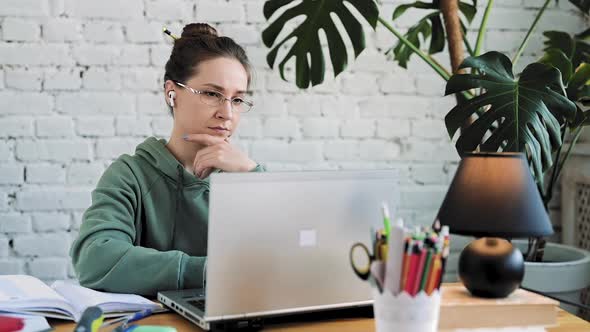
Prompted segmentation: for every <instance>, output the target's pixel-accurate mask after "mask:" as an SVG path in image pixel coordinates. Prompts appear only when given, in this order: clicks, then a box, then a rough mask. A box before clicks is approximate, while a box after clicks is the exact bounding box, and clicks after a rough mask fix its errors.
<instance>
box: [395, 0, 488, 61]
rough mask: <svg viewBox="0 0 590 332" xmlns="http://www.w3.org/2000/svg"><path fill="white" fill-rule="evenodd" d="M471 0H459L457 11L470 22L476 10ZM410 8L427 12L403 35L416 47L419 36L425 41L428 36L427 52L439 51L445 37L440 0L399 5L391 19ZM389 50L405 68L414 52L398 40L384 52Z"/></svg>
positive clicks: (443, 44)
mask: <svg viewBox="0 0 590 332" xmlns="http://www.w3.org/2000/svg"><path fill="white" fill-rule="evenodd" d="M472 2H473V4H469V3H467V2H459V11H460V12H461V13H462V14H463V16H465V18H466V19H467V21H468V22H469V23H471V21H472V20H473V18H474V17H475V14H476V12H477V0H472ZM410 8H416V9H426V10H428V11H429V13H428V15H426V16H424V17H423V18H422V19H420V20H419V21H418V23H416V24H415V25H413V26H412V27H410V28H409V29H408V31H407V32H406V34H405V36H404V37H405V38H406V39H407V40H408V41H410V42H411V43H412V44H414V45H415V46H416V47H417V48H420V44H421V41H420V38H422V40H424V42H425V43H426V42H427V40H428V38H430V46H429V48H428V53H429V54H435V53H438V52H441V51H442V50H443V49H444V48H445V40H446V38H445V30H444V28H443V18H442V12H441V9H440V0H433V1H432V2H422V1H416V2H414V3H410V4H403V5H399V6H397V7H396V8H395V11H394V12H393V17H392V19H393V20H394V21H395V20H396V19H397V18H398V17H400V16H402V15H403V14H404V13H405V12H406V11H407V10H408V9H410ZM461 26H462V27H463V30H466V29H465V23H464V22H463V21H461ZM391 52H393V59H394V60H395V61H397V62H398V63H399V65H400V66H401V67H403V68H407V66H408V61H409V59H410V56H411V55H412V53H414V52H413V51H412V50H411V49H410V48H409V47H408V46H407V45H405V44H404V43H402V42H401V41H398V43H397V44H396V46H395V47H393V48H392V49H390V50H388V51H387V52H386V53H387V54H391Z"/></svg>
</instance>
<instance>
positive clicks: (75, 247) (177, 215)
mask: <svg viewBox="0 0 590 332" xmlns="http://www.w3.org/2000/svg"><path fill="white" fill-rule="evenodd" d="M165 144H166V141H165V140H157V139H156V138H154V137H150V138H148V139H147V140H145V141H144V142H143V143H141V144H140V145H138V146H137V149H136V151H135V155H133V156H130V155H126V154H125V155H122V156H121V157H119V158H118V159H117V160H116V161H114V162H113V163H112V164H111V165H110V166H109V168H108V169H107V170H106V171H105V172H104V174H103V175H102V177H101V179H100V180H99V182H98V185H97V187H96V189H95V190H94V191H93V192H92V205H91V206H90V207H89V208H88V209H87V210H86V212H85V213H84V216H83V222H82V225H81V227H80V234H79V235H78V238H77V239H76V240H75V241H74V243H73V244H72V248H71V250H70V255H71V256H72V262H73V265H74V268H75V270H76V274H77V277H78V279H79V281H80V284H81V285H83V286H86V287H90V288H94V289H101V290H105V291H108V292H122V293H135V294H143V295H155V294H156V293H157V292H158V291H161V290H173V289H184V288H199V287H202V286H203V285H204V277H205V268H206V261H207V224H208V215H209V178H207V179H204V180H201V179H199V178H197V177H195V176H194V175H193V174H191V173H189V172H187V171H186V170H185V169H184V167H183V166H182V165H181V164H180V163H179V162H178V161H177V160H176V159H175V158H174V156H173V155H172V154H171V153H170V151H168V149H167V148H166V146H165ZM253 171H262V168H261V167H260V166H257V167H256V168H255V169H254V170H253Z"/></svg>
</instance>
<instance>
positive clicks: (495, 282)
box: [459, 237, 524, 298]
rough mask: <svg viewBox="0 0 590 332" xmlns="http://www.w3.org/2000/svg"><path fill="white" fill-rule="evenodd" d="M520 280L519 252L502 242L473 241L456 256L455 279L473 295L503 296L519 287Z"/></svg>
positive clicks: (508, 243)
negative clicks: (457, 271) (457, 258)
mask: <svg viewBox="0 0 590 332" xmlns="http://www.w3.org/2000/svg"><path fill="white" fill-rule="evenodd" d="M523 277H524V259H523V256H522V253H521V252H520V251H519V250H518V249H516V248H515V247H513V246H512V244H511V243H510V242H508V241H506V240H504V239H500V238H485V237H484V238H480V239H477V240H475V241H472V242H471V243H470V244H469V245H468V246H466V247H465V249H463V251H462V252H461V256H460V257H459V278H460V279H461V282H463V285H465V287H466V288H467V289H468V290H469V292H471V294H473V295H474V296H478V297H488V298H502V297H506V296H508V295H510V293H512V292H513V291H514V290H516V289H517V288H518V287H519V286H520V283H521V282H522V278H523Z"/></svg>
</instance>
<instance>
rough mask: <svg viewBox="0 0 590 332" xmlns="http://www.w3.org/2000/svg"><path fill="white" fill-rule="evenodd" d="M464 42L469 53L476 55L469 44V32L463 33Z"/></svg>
mask: <svg viewBox="0 0 590 332" xmlns="http://www.w3.org/2000/svg"><path fill="white" fill-rule="evenodd" d="M492 1H493V0H492ZM463 44H465V49H466V50H467V53H469V55H470V56H474V55H475V53H474V51H473V48H472V47H471V44H469V40H468V39H467V32H466V33H465V34H464V35H463Z"/></svg>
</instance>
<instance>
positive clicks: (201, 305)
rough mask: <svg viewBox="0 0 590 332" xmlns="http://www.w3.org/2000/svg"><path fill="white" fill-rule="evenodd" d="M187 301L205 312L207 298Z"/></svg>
mask: <svg viewBox="0 0 590 332" xmlns="http://www.w3.org/2000/svg"><path fill="white" fill-rule="evenodd" d="M187 302H188V304H190V305H192V306H193V307H195V308H197V309H199V310H201V311H203V312H205V299H200V300H190V301H187Z"/></svg>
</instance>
